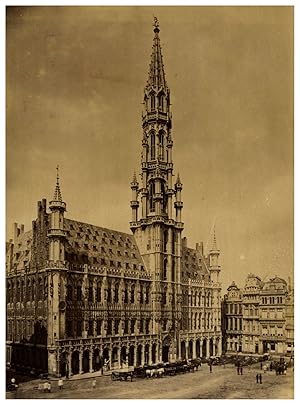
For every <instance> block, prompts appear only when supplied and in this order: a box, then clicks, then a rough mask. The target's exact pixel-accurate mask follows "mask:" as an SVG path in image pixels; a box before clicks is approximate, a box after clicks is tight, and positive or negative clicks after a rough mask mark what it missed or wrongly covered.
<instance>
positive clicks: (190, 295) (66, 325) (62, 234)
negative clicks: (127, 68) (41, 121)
mask: <svg viewBox="0 0 300 405" xmlns="http://www.w3.org/2000/svg"><path fill="white" fill-rule="evenodd" d="M159 32H160V30H159V26H158V22H157V20H156V19H155V23H154V39H153V46H152V55H151V62H150V70H149V75H148V80H147V83H146V86H145V89H144V100H143V115H142V136H141V150H142V159H141V167H140V176H136V174H134V175H133V179H132V181H131V184H130V186H131V190H132V200H131V201H130V206H131V210H132V218H131V222H130V230H131V233H123V232H118V231H115V230H111V229H106V228H102V227H101V226H97V225H91V224H87V223H82V222H78V221H76V220H74V219H70V218H67V217H66V216H65V211H66V202H65V199H64V198H63V193H62V191H61V188H60V183H59V176H58V173H57V182H56V186H55V191H54V196H53V198H52V200H51V201H50V202H49V204H48V205H47V202H46V200H45V199H42V200H41V201H39V202H38V204H37V218H36V219H35V220H34V221H33V222H32V229H31V230H29V231H27V232H25V231H24V226H23V225H17V224H15V226H14V238H13V239H12V240H10V241H9V242H7V246H6V259H7V261H6V263H7V264H6V280H7V337H6V341H7V362H9V363H10V365H11V366H18V367H23V368H25V369H26V368H28V370H36V371H39V372H47V373H49V374H50V375H54V376H57V375H62V376H66V375H67V376H68V375H73V374H78V373H85V372H92V371H97V370H99V369H100V367H101V366H102V364H103V362H104V361H105V362H106V363H108V361H109V364H110V368H111V369H121V368H125V367H128V366H138V365H143V364H154V363H160V362H168V361H174V360H176V359H188V358H196V357H210V356H213V355H220V354H221V297H220V294H221V284H220V282H219V273H220V265H219V262H218V261H219V254H220V251H219V250H218V248H217V244H216V237H215V235H214V237H213V241H212V244H211V247H210V250H209V252H208V254H207V255H205V254H204V251H203V243H197V244H196V247H195V248H190V247H188V246H187V240H186V238H184V237H182V231H183V228H184V224H183V223H182V220H181V212H182V208H183V202H182V198H181V191H182V187H183V185H182V183H181V180H180V177H179V175H178V176H175V179H176V182H175V184H173V178H174V174H173V158H172V150H173V136H172V118H171V111H170V89H169V87H168V86H167V82H166V78H165V72H164V66H163V60H162V51H161V46H160V37H159Z"/></svg>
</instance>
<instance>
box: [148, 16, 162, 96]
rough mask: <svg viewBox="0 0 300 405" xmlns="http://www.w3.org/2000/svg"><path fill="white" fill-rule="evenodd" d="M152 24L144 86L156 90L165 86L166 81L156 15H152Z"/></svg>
mask: <svg viewBox="0 0 300 405" xmlns="http://www.w3.org/2000/svg"><path fill="white" fill-rule="evenodd" d="M153 26H154V38H153V46H152V55H151V62H150V69H149V75H148V81H147V86H146V87H148V88H155V89H156V90H158V89H160V88H161V87H167V83H166V79H165V72H164V64H163V59H162V52H161V46H160V39H159V23H158V19H157V18H156V17H154V23H153Z"/></svg>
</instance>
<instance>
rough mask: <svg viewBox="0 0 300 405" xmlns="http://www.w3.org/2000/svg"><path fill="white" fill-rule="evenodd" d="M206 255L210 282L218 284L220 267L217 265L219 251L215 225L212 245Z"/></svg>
mask: <svg viewBox="0 0 300 405" xmlns="http://www.w3.org/2000/svg"><path fill="white" fill-rule="evenodd" d="M208 255H209V269H210V275H211V280H212V281H213V282H218V281H219V273H220V270H221V267H220V265H219V256H220V250H219V249H218V247H217V238H216V226H215V225H214V231H213V239H212V244H211V248H210V250H209V253H208Z"/></svg>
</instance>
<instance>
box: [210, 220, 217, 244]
mask: <svg viewBox="0 0 300 405" xmlns="http://www.w3.org/2000/svg"><path fill="white" fill-rule="evenodd" d="M211 250H218V248H217V238H216V224H215V225H214V236H213V242H212V247H211Z"/></svg>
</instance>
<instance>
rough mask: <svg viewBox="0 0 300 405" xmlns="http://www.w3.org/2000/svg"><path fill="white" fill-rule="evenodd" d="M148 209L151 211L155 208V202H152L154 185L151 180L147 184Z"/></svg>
mask: <svg viewBox="0 0 300 405" xmlns="http://www.w3.org/2000/svg"><path fill="white" fill-rule="evenodd" d="M149 188H150V190H149V209H150V212H153V211H154V209H155V202H154V193H155V187H154V183H153V182H151V183H150V185H149Z"/></svg>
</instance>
